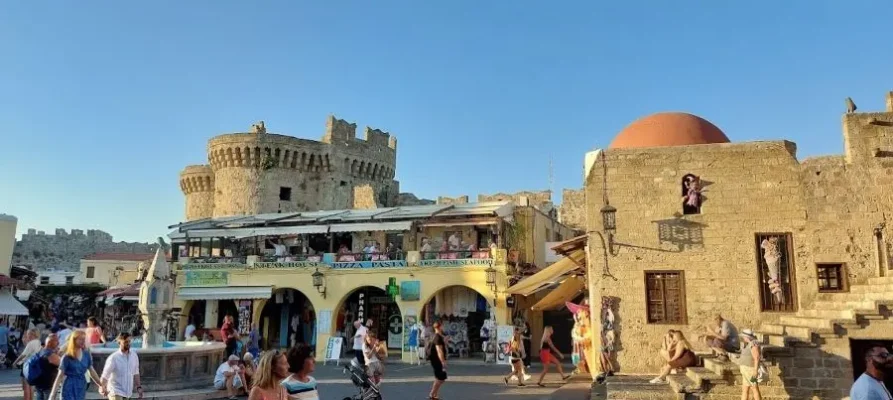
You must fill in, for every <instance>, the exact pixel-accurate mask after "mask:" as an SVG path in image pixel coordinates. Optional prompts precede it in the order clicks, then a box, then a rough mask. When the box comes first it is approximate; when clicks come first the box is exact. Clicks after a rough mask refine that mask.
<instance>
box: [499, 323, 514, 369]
mask: <svg viewBox="0 0 893 400" xmlns="http://www.w3.org/2000/svg"><path fill="white" fill-rule="evenodd" d="M514 334H515V327H514V326H512V325H499V326H498V327H497V328H496V363H497V364H503V365H511V363H512V360H511V359H512V354H511V350H509V343H511V342H512V335H514Z"/></svg>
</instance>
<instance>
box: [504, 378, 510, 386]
mask: <svg viewBox="0 0 893 400" xmlns="http://www.w3.org/2000/svg"><path fill="white" fill-rule="evenodd" d="M502 381H503V382H505V385H506V386H508V385H509V378H502Z"/></svg>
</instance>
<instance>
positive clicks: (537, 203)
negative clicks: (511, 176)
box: [478, 190, 552, 207]
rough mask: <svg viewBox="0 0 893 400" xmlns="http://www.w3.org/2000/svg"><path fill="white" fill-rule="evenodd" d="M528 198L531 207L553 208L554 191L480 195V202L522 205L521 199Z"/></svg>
mask: <svg viewBox="0 0 893 400" xmlns="http://www.w3.org/2000/svg"><path fill="white" fill-rule="evenodd" d="M522 198H526V199H527V201H529V202H530V205H531V206H534V207H544V206H549V207H551V206H552V191H551V190H541V191H536V192H531V191H521V192H516V193H495V194H478V202H486V201H511V202H514V203H515V204H521V199H522Z"/></svg>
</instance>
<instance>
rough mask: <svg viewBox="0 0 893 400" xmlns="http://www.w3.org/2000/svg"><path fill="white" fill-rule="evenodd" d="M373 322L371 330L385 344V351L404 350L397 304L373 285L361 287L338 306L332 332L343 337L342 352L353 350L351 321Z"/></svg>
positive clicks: (400, 315) (401, 323) (353, 330)
mask: <svg viewBox="0 0 893 400" xmlns="http://www.w3.org/2000/svg"><path fill="white" fill-rule="evenodd" d="M357 320H362V321H364V323H365V321H368V320H372V326H371V327H370V328H369V330H370V331H372V332H375V335H376V336H377V337H378V339H379V340H382V341H386V342H387V344H388V349H393V350H402V349H403V315H402V313H401V312H400V307H399V306H398V305H397V301H396V300H395V299H393V298H391V297H390V296H388V294H387V292H385V291H384V289H382V288H379V287H375V286H361V287H359V288H356V289H354V290H353V291H352V292H350V294H348V295H347V296H346V297H345V298H344V300H342V302H341V305H340V306H339V307H338V316H337V317H336V319H335V332H336V334H340V335H341V337H343V338H344V346H342V349H343V350H344V351H345V352H348V351H350V350H351V349H353V345H354V341H353V335H354V333H355V332H356V329H355V328H354V325H353V323H354V321H357Z"/></svg>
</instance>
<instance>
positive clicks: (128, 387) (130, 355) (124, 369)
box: [99, 333, 143, 400]
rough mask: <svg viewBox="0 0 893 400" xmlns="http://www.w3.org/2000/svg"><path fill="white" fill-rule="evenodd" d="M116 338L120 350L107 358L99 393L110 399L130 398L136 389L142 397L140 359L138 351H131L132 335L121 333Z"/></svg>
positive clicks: (139, 397) (126, 399)
mask: <svg viewBox="0 0 893 400" xmlns="http://www.w3.org/2000/svg"><path fill="white" fill-rule="evenodd" d="M115 340H116V341H117V342H118V350H117V351H115V352H114V353H112V354H111V355H109V358H107V359H106V360H105V366H104V367H103V368H102V376H101V378H100V381H99V394H100V395H101V396H103V397H108V399H109V400H130V399H131V398H132V397H133V390H134V389H136V392H137V394H138V397H137V398H138V399H142V398H143V386H142V385H141V384H140V359H139V357H137V355H136V353H134V352H132V351H130V335H129V334H127V333H121V334H119V335H118V338H117V339H115Z"/></svg>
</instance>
